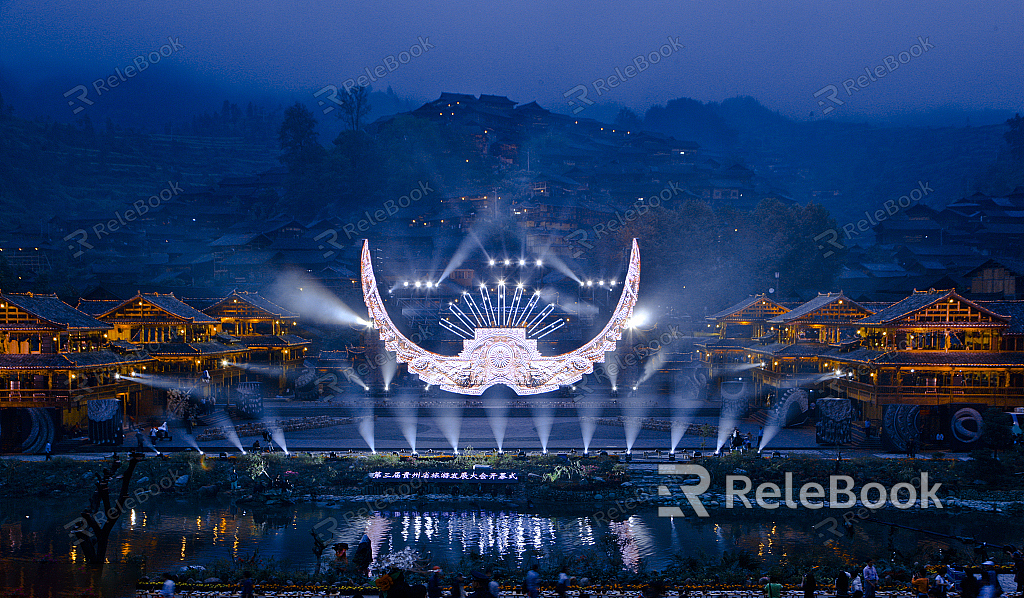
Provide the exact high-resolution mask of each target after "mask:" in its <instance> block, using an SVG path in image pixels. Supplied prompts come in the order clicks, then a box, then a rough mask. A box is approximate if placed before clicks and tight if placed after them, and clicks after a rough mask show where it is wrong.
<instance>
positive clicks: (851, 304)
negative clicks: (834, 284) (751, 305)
mask: <svg viewBox="0 0 1024 598" xmlns="http://www.w3.org/2000/svg"><path fill="white" fill-rule="evenodd" d="M873 313H874V312H873V311H871V310H869V309H867V308H866V307H864V306H862V305H860V304H859V303H857V302H856V301H852V300H851V299H850V298H849V297H847V296H845V295H843V293H842V292H839V293H822V294H819V295H818V296H817V297H815V298H814V299H811V300H810V301H808V302H806V303H804V304H802V305H799V306H797V307H795V308H793V309H792V310H790V311H787V312H786V313H782V314H779V315H777V316H775V317H773V318H772V319H770V320H768V322H767V323H768V324H770V325H771V326H772V328H771V329H772V330H776V331H777V332H778V341H779V342H782V343H792V342H797V341H812V342H819V343H826V344H833V343H840V342H843V341H846V340H852V339H853V337H854V336H855V330H856V328H857V322H858V321H859V320H861V319H862V318H865V317H867V316H870V315H871V314H873Z"/></svg>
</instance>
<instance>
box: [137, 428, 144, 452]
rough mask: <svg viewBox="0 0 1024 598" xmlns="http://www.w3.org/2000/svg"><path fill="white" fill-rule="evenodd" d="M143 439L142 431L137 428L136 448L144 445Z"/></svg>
mask: <svg viewBox="0 0 1024 598" xmlns="http://www.w3.org/2000/svg"><path fill="white" fill-rule="evenodd" d="M142 440H143V439H142V431H141V430H139V429H138V428H135V448H139V449H140V448H142V447H143V442H142Z"/></svg>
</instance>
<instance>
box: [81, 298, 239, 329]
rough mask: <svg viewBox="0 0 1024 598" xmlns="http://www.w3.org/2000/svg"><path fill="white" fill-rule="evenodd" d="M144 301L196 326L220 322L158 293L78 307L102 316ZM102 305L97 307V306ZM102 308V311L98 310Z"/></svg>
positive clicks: (90, 303) (86, 302)
mask: <svg viewBox="0 0 1024 598" xmlns="http://www.w3.org/2000/svg"><path fill="white" fill-rule="evenodd" d="M140 299H142V300H145V301H148V302H149V303H151V304H153V305H155V306H156V307H159V308H160V309H162V310H164V311H166V312H167V313H169V314H171V315H173V316H177V317H179V318H181V319H183V320H189V321H191V322H193V323H196V324H218V323H220V320H218V319H217V318H211V317H210V316H208V315H206V314H204V313H203V312H201V311H199V310H197V309H195V308H194V307H192V306H190V305H188V304H186V303H183V302H182V301H181V300H179V299H178V298H177V297H175V296H174V295H171V294H169V293H168V294H165V295H162V294H160V293H140V294H138V295H136V296H134V297H132V298H131V299H128V300H125V301H110V302H107V301H81V302H79V305H81V306H82V309H89V310H96V311H95V312H94V313H95V314H96V315H98V316H104V315H106V314H109V313H111V312H113V311H116V310H118V309H120V308H121V307H123V306H125V305H127V304H129V303H131V302H133V301H138V300H140ZM101 303H102V304H103V305H99V304H101ZM101 308H104V311H99V309H101Z"/></svg>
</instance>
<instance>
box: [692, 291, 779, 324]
mask: <svg viewBox="0 0 1024 598" xmlns="http://www.w3.org/2000/svg"><path fill="white" fill-rule="evenodd" d="M762 300H764V301H768V302H770V303H773V304H775V305H778V303H775V302H774V301H772V300H771V299H768V298H767V297H765V296H764V295H752V296H750V297H747V298H746V299H744V300H743V301H740V302H739V303H737V304H736V305H732V306H730V307H727V308H725V309H723V310H722V311H720V312H717V313H713V314H711V315H710V316H707V317H706V318H704V319H705V320H718V319H721V318H725V317H727V316H731V315H732V314H734V313H736V312H738V311H742V310H744V309H746V308H748V307H750V306H751V305H754V304H755V303H757V302H758V301H762ZM780 307H781V306H780Z"/></svg>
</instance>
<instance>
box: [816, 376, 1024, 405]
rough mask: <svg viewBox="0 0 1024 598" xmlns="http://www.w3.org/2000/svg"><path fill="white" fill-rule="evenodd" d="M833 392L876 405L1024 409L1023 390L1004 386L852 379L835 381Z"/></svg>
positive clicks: (832, 385) (832, 386)
mask: <svg viewBox="0 0 1024 598" xmlns="http://www.w3.org/2000/svg"><path fill="white" fill-rule="evenodd" d="M830 386H831V388H832V390H834V391H836V392H837V393H838V394H839V396H841V397H844V398H850V399H855V400H858V401H865V402H867V403H871V404H873V405H889V404H896V405H948V404H950V403H986V404H989V405H1000V406H1024V388H1019V387H1015V388H1007V387H1001V386H875V385H874V384H867V383H864V382H856V381H853V380H835V381H833V382H832V384H831V385H830Z"/></svg>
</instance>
